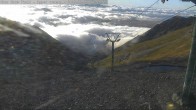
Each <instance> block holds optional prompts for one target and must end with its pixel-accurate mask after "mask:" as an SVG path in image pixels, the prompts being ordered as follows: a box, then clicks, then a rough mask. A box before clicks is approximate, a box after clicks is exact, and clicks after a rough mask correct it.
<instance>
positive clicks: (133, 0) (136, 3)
mask: <svg viewBox="0 0 196 110" xmlns="http://www.w3.org/2000/svg"><path fill="white" fill-rule="evenodd" d="M155 1H157V0H109V1H108V2H109V5H120V6H126V7H140V6H144V7H147V6H150V5H151V4H152V3H154V2H155ZM192 5H194V4H193V3H192V2H182V1H181V0H169V1H167V2H166V3H165V4H162V2H161V0H160V2H159V3H157V4H156V5H155V6H154V7H156V8H169V9H184V8H187V7H190V6H192ZM192 9H196V8H192Z"/></svg>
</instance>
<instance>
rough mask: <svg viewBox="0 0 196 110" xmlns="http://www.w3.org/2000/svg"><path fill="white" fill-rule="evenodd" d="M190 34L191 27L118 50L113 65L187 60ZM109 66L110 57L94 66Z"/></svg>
mask: <svg viewBox="0 0 196 110" xmlns="http://www.w3.org/2000/svg"><path fill="white" fill-rule="evenodd" d="M191 32H192V26H188V27H185V28H182V29H178V30H176V31H174V32H168V33H167V34H165V35H163V36H161V37H159V38H156V39H152V40H148V41H144V42H141V43H136V44H134V45H126V46H127V47H126V48H121V49H120V48H119V49H117V50H116V52H115V65H116V66H117V65H122V64H128V63H131V62H152V61H163V60H169V59H173V60H175V59H183V58H187V57H188V54H189V50H190V46H191V35H192V33H191ZM110 64H111V56H109V57H107V58H105V59H103V60H102V61H100V62H98V63H97V64H96V65H97V66H104V67H108V66H110ZM184 65H185V64H184Z"/></svg>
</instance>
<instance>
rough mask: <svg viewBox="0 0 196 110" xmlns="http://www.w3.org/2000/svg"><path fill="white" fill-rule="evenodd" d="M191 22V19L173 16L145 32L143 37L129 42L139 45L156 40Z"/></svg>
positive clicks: (192, 19)
mask: <svg viewBox="0 0 196 110" xmlns="http://www.w3.org/2000/svg"><path fill="white" fill-rule="evenodd" d="M193 21H194V18H193V17H189V18H184V17H180V16H175V17H173V18H171V19H168V20H166V21H164V22H162V23H160V24H157V25H156V26H154V27H153V28H152V29H151V30H149V31H148V32H146V33H145V34H144V35H141V36H138V37H136V38H134V39H133V40H132V41H131V42H132V43H139V42H143V41H146V40H151V39H154V38H158V37H160V36H162V35H165V34H167V33H168V32H172V31H176V30H178V29H181V28H184V27H187V26H190V25H191V24H192V23H193Z"/></svg>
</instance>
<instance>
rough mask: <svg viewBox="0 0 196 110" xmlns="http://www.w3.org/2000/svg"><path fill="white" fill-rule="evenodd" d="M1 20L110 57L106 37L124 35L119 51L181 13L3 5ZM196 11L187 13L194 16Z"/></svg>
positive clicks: (142, 9)
mask: <svg viewBox="0 0 196 110" xmlns="http://www.w3.org/2000/svg"><path fill="white" fill-rule="evenodd" d="M0 9H1V10H5V11H1V12H0V16H2V17H6V18H8V19H12V20H15V21H19V22H22V23H28V24H31V25H36V26H38V27H40V28H41V29H43V30H44V31H46V32H47V33H49V34H50V35H51V36H53V37H54V38H56V39H58V40H59V41H61V42H62V43H64V44H65V45H67V46H69V47H70V48H71V49H73V50H74V51H79V52H83V53H87V54H92V53H96V52H98V51H102V52H104V53H108V52H109V50H110V48H109V47H110V44H106V42H105V38H104V36H105V33H112V32H116V33H121V37H122V40H121V42H119V43H117V44H116V47H118V46H120V45H122V44H124V43H125V42H127V41H129V40H131V39H132V38H134V37H136V36H138V35H140V34H143V33H144V32H146V31H147V30H149V29H150V28H151V27H153V26H154V25H155V24H157V23H159V22H160V20H162V19H165V18H166V17H170V16H173V15H175V14H176V13H177V12H178V10H164V9H149V10H145V8H142V7H141V8H122V7H118V6H102V5H99V6H96V5H94V6H91V5H85V6H84V5H47V6H44V5H18V6H17V5H2V6H0ZM140 13H143V14H142V15H141V16H138V14H140ZM195 13H196V11H194V10H192V11H186V12H184V13H182V15H183V16H190V15H193V14H195Z"/></svg>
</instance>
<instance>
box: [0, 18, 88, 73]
mask: <svg viewBox="0 0 196 110" xmlns="http://www.w3.org/2000/svg"><path fill="white" fill-rule="evenodd" d="M84 63H85V57H84V56H82V55H80V54H79V53H75V52H73V51H71V50H70V49H68V48H66V47H65V46H63V45H61V43H59V42H58V41H57V40H55V39H53V38H52V37H51V36H49V35H48V34H47V33H45V32H43V31H42V30H40V29H39V28H37V27H32V26H29V25H23V24H20V23H17V22H14V21H10V20H7V19H4V18H0V64H1V65H0V68H1V69H0V74H8V73H12V72H13V71H14V72H16V73H23V72H24V73H33V71H34V72H35V71H41V70H47V69H48V68H49V67H51V66H56V67H62V68H64V69H66V68H75V69H76V68H77V69H79V68H82V65H83V64H84Z"/></svg>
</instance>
